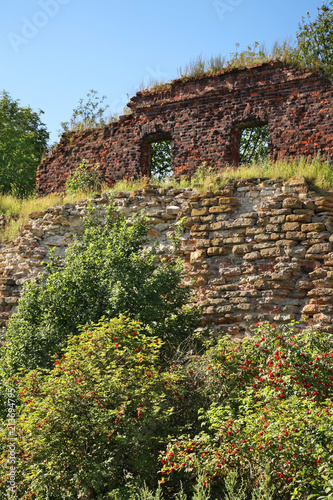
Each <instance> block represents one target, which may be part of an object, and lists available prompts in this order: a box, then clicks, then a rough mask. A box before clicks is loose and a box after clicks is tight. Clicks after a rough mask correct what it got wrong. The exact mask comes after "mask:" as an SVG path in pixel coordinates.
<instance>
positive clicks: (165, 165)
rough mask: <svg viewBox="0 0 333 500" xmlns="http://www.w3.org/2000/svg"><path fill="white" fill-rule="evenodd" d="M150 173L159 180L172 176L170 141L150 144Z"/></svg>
mask: <svg viewBox="0 0 333 500" xmlns="http://www.w3.org/2000/svg"><path fill="white" fill-rule="evenodd" d="M150 173H151V175H153V176H154V177H156V178H157V179H160V180H164V179H165V178H166V177H170V176H171V175H172V167H171V141H161V142H153V143H152V144H151V162H150Z"/></svg>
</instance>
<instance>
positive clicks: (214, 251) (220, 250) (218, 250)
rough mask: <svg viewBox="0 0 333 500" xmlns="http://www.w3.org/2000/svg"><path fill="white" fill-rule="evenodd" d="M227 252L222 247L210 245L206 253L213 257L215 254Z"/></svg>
mask: <svg viewBox="0 0 333 500" xmlns="http://www.w3.org/2000/svg"><path fill="white" fill-rule="evenodd" d="M227 254H228V252H227V250H226V249H225V248H224V247H210V248H208V249H207V255H209V257H214V256H216V255H227Z"/></svg>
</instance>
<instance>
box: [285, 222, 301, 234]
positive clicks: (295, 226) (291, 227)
mask: <svg viewBox="0 0 333 500" xmlns="http://www.w3.org/2000/svg"><path fill="white" fill-rule="evenodd" d="M300 229H301V224H300V223H299V222H286V223H285V224H283V225H282V231H283V232H285V233H286V232H287V231H299V230H300Z"/></svg>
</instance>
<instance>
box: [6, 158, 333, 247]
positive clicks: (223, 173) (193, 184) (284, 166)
mask: <svg viewBox="0 0 333 500" xmlns="http://www.w3.org/2000/svg"><path fill="white" fill-rule="evenodd" d="M294 176H304V177H305V178H306V179H307V181H308V182H309V183H310V184H311V185H312V187H313V188H314V189H315V190H317V191H319V192H320V191H330V190H333V163H332V161H331V160H324V159H322V158H320V157H316V158H314V159H310V158H308V159H307V158H299V159H295V160H289V161H278V162H270V161H265V162H262V163H258V162H256V163H253V164H250V165H243V166H241V167H233V168H231V167H226V168H222V169H215V168H213V167H207V166H206V165H205V164H203V165H201V166H199V167H198V169H197V172H196V174H195V175H194V176H193V177H192V178H191V179H188V178H186V177H180V178H176V177H167V178H165V179H164V180H161V179H155V178H153V177H152V178H148V177H140V178H138V179H136V180H126V179H123V180H121V181H119V182H117V183H116V184H115V185H114V186H113V188H112V189H111V188H109V187H107V186H106V185H104V186H103V190H102V192H109V193H110V196H111V197H112V196H113V195H116V193H119V192H135V191H140V190H142V189H143V188H144V187H147V185H156V186H158V187H160V188H168V187H173V188H181V189H186V188H191V189H196V190H198V191H209V190H216V189H220V188H223V186H224V185H225V184H226V183H227V181H228V180H230V179H251V178H252V179H258V178H269V179H274V180H276V179H285V180H287V179H290V178H291V177H294ZM93 194H95V193H93V192H90V191H84V192H82V191H80V192H76V193H71V194H63V195H62V194H49V195H47V196H44V197H39V198H33V197H31V198H28V199H23V200H22V199H19V198H15V197H14V196H11V195H0V214H4V215H6V216H7V217H13V216H16V219H17V220H12V221H10V222H9V224H8V225H7V227H6V228H5V230H4V231H2V233H1V234H0V241H3V242H4V241H8V240H12V239H14V238H15V237H16V236H17V234H18V232H19V229H20V227H22V226H23V225H24V224H26V223H27V221H28V219H29V215H30V214H31V213H32V212H41V211H43V210H45V209H46V208H49V207H51V206H54V205H63V204H64V203H67V202H69V203H71V202H75V201H78V200H82V199H87V198H90V197H91V196H92V195H93Z"/></svg>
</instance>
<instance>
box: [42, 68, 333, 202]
mask: <svg viewBox="0 0 333 500" xmlns="http://www.w3.org/2000/svg"><path fill="white" fill-rule="evenodd" d="M129 107H130V108H131V110H132V114H130V115H126V116H122V117H120V119H119V121H118V122H115V123H112V124H110V125H108V126H107V127H105V128H99V129H95V130H91V131H86V132H82V133H67V134H65V135H64V136H63V137H62V139H61V141H60V144H59V146H58V147H57V149H56V150H55V151H54V152H53V154H52V155H51V156H49V157H48V158H47V159H46V160H44V161H43V162H42V163H41V165H40V166H39V170H38V173H37V191H38V192H39V193H40V194H46V193H49V192H57V191H63V189H64V186H65V182H66V179H67V178H68V177H69V176H70V174H71V172H72V171H73V170H74V169H75V168H76V167H77V166H78V165H79V163H80V162H81V161H82V160H83V159H86V160H88V161H89V162H90V163H91V164H95V163H99V165H100V169H101V172H102V173H103V175H104V177H105V180H106V181H107V182H108V183H109V184H110V185H112V184H113V183H114V182H115V181H116V180H119V179H121V178H123V177H132V176H133V175H138V174H142V173H143V174H146V175H149V173H150V172H149V144H150V143H151V142H156V141H159V140H165V139H171V140H172V165H173V169H174V172H175V174H176V175H191V174H193V173H194V172H195V170H196V168H197V167H198V166H199V165H200V164H202V163H203V162H207V166H212V167H223V166H225V165H227V164H229V165H236V166H237V164H238V157H239V141H240V136H241V131H242V129H243V128H245V127H248V126H255V125H267V126H268V129H269V132H270V145H269V150H270V156H271V158H272V159H274V160H276V159H279V158H291V157H297V156H301V155H304V156H308V155H310V156H314V155H316V154H318V153H320V154H321V155H324V156H327V155H331V154H332V153H333V126H332V116H333V87H332V84H331V82H330V81H329V80H328V79H327V78H325V77H324V76H322V75H320V74H318V73H313V72H309V71H301V70H298V69H295V68H293V67H290V66H286V65H284V64H282V63H280V62H271V63H265V64H262V65H259V66H256V67H253V68H250V69H245V68H244V69H236V70H229V71H224V72H221V73H219V74H216V75H211V76H202V77H198V78H188V79H179V80H175V81H174V82H172V83H171V84H168V85H166V86H164V87H163V88H160V89H156V90H151V91H143V92H138V93H137V94H136V96H134V97H133V98H132V99H131V100H130V102H129Z"/></svg>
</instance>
